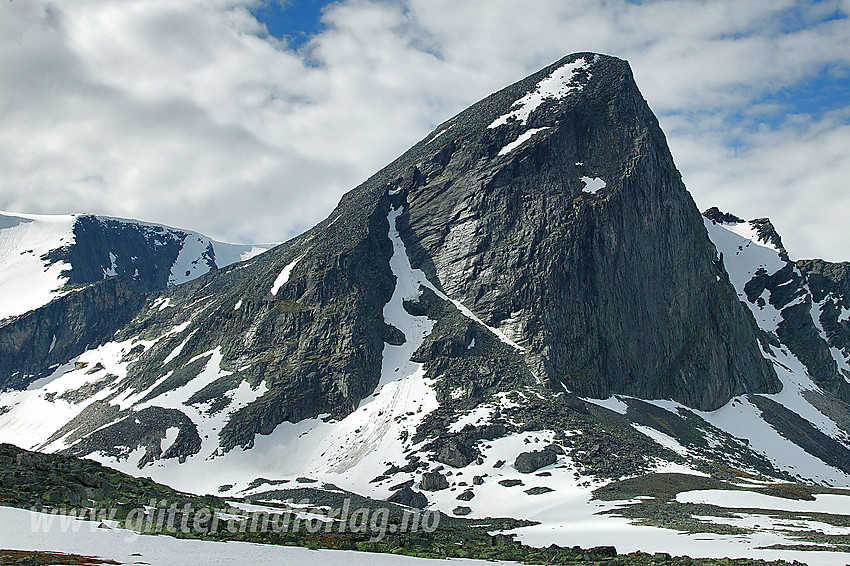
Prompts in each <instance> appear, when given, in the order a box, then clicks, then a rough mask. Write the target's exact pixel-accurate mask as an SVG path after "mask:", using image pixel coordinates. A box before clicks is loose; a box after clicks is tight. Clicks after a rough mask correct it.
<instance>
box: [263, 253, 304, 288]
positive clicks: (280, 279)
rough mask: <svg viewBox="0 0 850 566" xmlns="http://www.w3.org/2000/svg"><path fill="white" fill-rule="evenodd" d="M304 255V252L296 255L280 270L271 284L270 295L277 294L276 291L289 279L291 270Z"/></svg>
mask: <svg viewBox="0 0 850 566" xmlns="http://www.w3.org/2000/svg"><path fill="white" fill-rule="evenodd" d="M304 255H306V254H302V255H300V256H298V257H296V258H295V259H294V260H292V262H291V263H288V264H287V265H286V267H284V268H283V269H282V270H281V272H280V275H278V276H277V279H275V280H274V284H273V285H272V289H271V293H272V295H275V296H277V292H278V291H280V288H281V287H283V286H284V285H285V284H286V282H287V281H289V276H290V274H292V270H293V269H294V268H295V266H296V265H298V262H299V261H301V260H302V259H303V258H304Z"/></svg>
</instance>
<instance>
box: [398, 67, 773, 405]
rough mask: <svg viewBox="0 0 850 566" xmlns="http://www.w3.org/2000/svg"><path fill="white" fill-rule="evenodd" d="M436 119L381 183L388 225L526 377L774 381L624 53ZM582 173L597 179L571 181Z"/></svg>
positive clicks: (707, 399)
mask: <svg viewBox="0 0 850 566" xmlns="http://www.w3.org/2000/svg"><path fill="white" fill-rule="evenodd" d="M579 58H584V59H585V60H594V61H595V62H592V63H590V64H589V65H588V66H587V68H586V74H584V75H579V74H577V75H576V76H574V81H575V82H576V83H578V84H580V85H583V88H581V89H580V90H577V91H576V92H574V93H572V94H570V95H569V96H567V97H566V98H564V99H563V100H560V101H557V100H549V101H544V102H543V104H541V105H540V106H539V107H538V108H537V110H535V111H534V112H532V113H531V115H530V116H529V117H528V118H527V120H526V123H519V122H518V121H513V122H510V121H509V122H508V123H506V124H503V125H500V126H498V127H495V128H488V125H490V124H492V123H493V120H494V119H496V118H497V117H498V116H500V115H502V114H504V113H507V112H508V111H509V110H510V108H511V104H512V103H513V102H514V101H515V100H517V99H519V98H520V97H522V96H523V94H524V93H526V92H528V91H531V90H533V89H534V88H535V85H536V84H537V83H538V82H539V81H541V79H543V78H545V77H546V76H548V75H549V74H550V73H552V72H553V70H555V69H557V68H559V67H562V66H563V65H564V64H566V63H569V62H572V61H575V60H577V59H579ZM534 128H540V130H539V131H538V132H537V133H536V134H534V136H533V137H532V138H531V141H530V142H528V143H526V144H524V145H520V146H519V147H517V148H516V149H514V150H513V151H511V152H510V153H507V154H506V155H499V153H500V151H501V148H504V147H505V146H506V145H507V144H509V143H510V142H511V141H513V140H515V139H516V138H518V137H519V136H520V135H522V133H523V132H527V131H528V130H529V129H534ZM544 128H545V129H544ZM441 129H445V133H443V134H442V135H440V136H439V137H438V138H436V139H434V141H433V142H432V144H431V145H430V146H429V148H430V151H429V153H428V154H427V155H421V152H420V155H416V157H415V159H413V160H412V161H413V163H411V164H410V165H409V166H411V167H412V172H410V173H409V174H408V175H406V176H405V177H404V178H403V179H401V180H400V181H399V182H398V183H397V185H398V186H400V187H401V188H402V193H401V194H402V196H403V197H404V198H405V200H406V203H407V209H406V210H407V214H406V216H405V217H404V220H405V221H406V222H407V226H406V230H405V231H404V232H403V234H402V235H403V237H404V238H405V239H406V243H407V244H408V248H409V249H410V250H411V251H412V253H413V256H414V258H413V262H414V264H418V265H419V266H421V267H422V269H423V270H425V271H426V273H429V274H430V275H432V276H433V277H434V278H435V279H436V280H438V281H439V282H440V284H441V285H442V287H443V289H444V290H445V291H446V292H447V293H448V294H449V295H451V296H453V297H454V298H457V299H460V300H461V301H463V302H464V303H465V304H466V305H467V306H468V307H470V308H471V309H472V310H473V311H475V312H476V313H477V314H478V315H479V316H480V317H481V318H482V319H483V320H484V321H485V322H487V323H488V324H491V325H493V326H497V327H501V328H502V329H504V330H505V331H506V332H507V333H508V334H509V335H510V336H511V337H513V338H514V339H515V340H516V341H518V342H519V343H520V344H521V345H523V346H525V347H527V349H528V352H529V353H528V356H527V361H528V362H529V365H530V367H531V369H532V371H533V372H534V373H535V374H536V375H537V377H538V378H539V379H542V380H545V381H547V382H549V383H550V384H551V386H552V387H555V388H558V389H560V388H561V385H560V384H561V383H563V384H564V385H565V386H566V387H567V388H569V389H570V390H573V391H575V392H577V393H578V394H580V395H587V396H593V397H607V396H609V395H610V394H612V393H624V394H629V395H635V396H639V397H643V398H672V399H675V400H677V401H681V402H683V403H685V404H688V405H690V406H693V407H697V408H701V409H715V408H718V407H719V406H721V405H722V404H723V403H725V402H726V401H727V400H728V399H729V398H730V397H731V396H734V395H736V394H739V393H743V392H746V391H775V390H777V388H778V382H777V379H776V376H775V374H774V372H773V370H772V368H771V367H770V366H769V365H768V364H767V363H766V362H765V361H764V359H763V358H762V356H761V354H760V352H759V349H758V345H757V341H756V339H755V333H754V323H753V321H752V320H751V319H750V317H749V314H748V313H747V312H746V311H745V309H744V308H743V307H742V305H741V304H740V302H739V301H738V300H737V298H736V296H735V292H734V291H733V289H732V287H731V286H730V284H729V283H728V281H727V280H726V277H725V273H724V272H723V269H722V267H721V266H720V265H719V263H718V262H717V261H716V257H715V250H714V247H713V246H712V244H711V243H710V242H709V241H708V239H707V237H706V234H705V230H704V228H703V226H702V223H701V218H700V214H699V212H698V210H697V208H696V206H695V205H694V203H693V200H692V199H691V197H690V195H689V194H688V192H687V190H686V189H685V186H684V185H683V183H682V181H681V179H680V175H679V173H678V171H677V170H676V168H675V166H674V164H673V160H672V158H671V155H670V152H669V150H668V148H667V144H666V140H665V137H664V134H663V133H662V132H661V130H660V128H659V126H658V123H657V120H656V119H655V117H654V116H653V114H652V112H651V111H650V109H649V107H648V106H647V104H646V102H645V101H644V100H643V98H642V97H641V95H640V93H639V91H638V89H637V86H636V85H635V83H634V81H633V79H632V75H631V72H630V70H629V68H628V65H627V64H626V63H625V62H623V61H620V60H617V59H614V58H610V57H594V56H593V55H589V54H578V55H571V56H569V57H567V58H566V59H564V60H562V61H559V62H558V63H555V64H554V65H553V66H551V67H549V68H547V69H544V70H543V71H541V72H540V73H537V74H536V75H533V76H532V77H529V78H528V79H525V80H524V81H521V82H520V83H517V84H515V85H512V86H510V87H508V88H507V89H505V90H503V91H501V92H499V93H496V94H494V95H492V96H491V97H489V98H488V99H485V100H484V101H482V102H481V103H479V104H476V105H475V106H473V107H471V108H470V109H469V110H467V111H465V112H463V113H462V114H460V115H459V116H457V117H455V118H453V119H452V120H450V121H448V122H446V123H445V124H443V125H442V126H440V128H438V130H441ZM582 177H584V178H599V179H601V180H602V181H604V183H605V188H603V189H600V190H598V191H597V192H595V193H591V192H588V191H585V190H583V189H584V188H585V182H584V181H582Z"/></svg>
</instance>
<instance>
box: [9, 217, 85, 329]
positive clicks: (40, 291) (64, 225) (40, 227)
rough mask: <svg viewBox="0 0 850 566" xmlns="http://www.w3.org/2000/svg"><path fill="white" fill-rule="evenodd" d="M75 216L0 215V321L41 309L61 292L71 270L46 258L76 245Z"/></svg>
mask: <svg viewBox="0 0 850 566" xmlns="http://www.w3.org/2000/svg"><path fill="white" fill-rule="evenodd" d="M75 222H76V217H75V216H71V215H68V216H60V215H55V216H43V215H39V216H36V215H32V214H14V215H13V214H9V213H0V266H2V269H0V319H3V318H6V317H9V316H14V315H17V314H22V313H25V312H27V311H30V310H32V309H35V308H38V307H40V306H42V305H44V304H46V303H48V302H50V301H51V300H52V299H54V298H55V297H56V295H57V293H59V292H60V289H61V287H62V286H63V285H64V283H65V281H66V280H67V277H65V276H63V274H62V272H63V271H64V270H67V269H69V268H70V264H68V263H67V262H64V261H56V262H52V263H51V262H49V261H45V260H43V259H42V256H44V254H46V253H48V252H50V251H51V250H54V249H56V248H59V247H62V246H67V245H70V244H73V242H74V223H75Z"/></svg>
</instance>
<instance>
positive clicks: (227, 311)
mask: <svg viewBox="0 0 850 566" xmlns="http://www.w3.org/2000/svg"><path fill="white" fill-rule="evenodd" d="M768 225H769V222H767V223H765V222H764V221H752V222H750V223H745V222H743V221H742V220H741V219H739V218H737V217H735V216H733V215H730V214H723V213H720V211H716V212H712V211H710V212H709V213H707V216H706V217H703V216H702V215H701V214H700V212H699V211H698V210H697V208H696V206H695V204H694V202H693V200H692V198H691V196H690V195H689V193H688V192H687V190H686V188H685V186H684V184H683V182H682V180H681V176H680V174H679V172H678V171H677V170H676V167H675V165H674V164H673V160H672V157H671V155H670V151H669V149H668V147H667V143H666V140H665V137H664V134H663V132H662V131H661V129H660V127H659V125H658V121H657V120H656V118H655V117H654V115H653V114H652V112H651V110H650V109H649V106H648V105H647V103H646V101H645V100H644V99H643V98H642V96H641V94H640V92H639V91H638V88H637V86H636V84H635V82H634V79H633V77H632V73H631V71H630V69H629V66H628V64H627V63H626V62H624V61H622V60H619V59H616V58H614V57H609V56H604V55H596V54H592V53H577V54H573V55H570V56H567V57H565V58H564V59H562V60H560V61H558V62H556V63H554V64H552V65H550V66H549V67H546V68H545V69H543V70H541V71H539V72H538V73H535V74H534V75H532V76H530V77H528V78H526V79H523V80H522V81H520V82H518V83H515V84H513V85H511V86H509V87H507V88H505V89H503V90H501V91H499V92H497V93H494V94H492V95H491V96H489V97H487V98H486V99H484V100H482V101H480V102H478V103H477V104H475V105H473V106H471V107H470V108H468V109H467V110H465V111H463V112H461V113H460V114H458V115H457V116H455V117H453V118H451V119H450V120H448V121H446V122H445V123H443V124H441V125H440V126H439V127H438V128H437V129H436V130H435V131H434V132H433V133H432V134H430V135H429V136H427V137H426V138H425V139H423V140H422V141H420V142H419V143H417V144H416V145H414V146H413V147H412V148H411V149H410V150H408V151H407V152H405V153H404V154H403V155H402V156H401V157H399V158H398V159H396V160H395V161H393V162H392V163H390V164H389V165H388V166H386V167H385V168H383V169H382V170H381V171H379V172H378V173H376V174H375V175H374V176H372V177H371V178H370V179H368V180H367V181H366V182H364V183H363V184H362V185H360V186H358V187H356V188H355V189H353V190H352V191H350V192H349V193H347V194H346V195H345V196H343V198H342V200H341V202H340V203H339V205H338V206H337V208H336V209H335V210H334V211H333V212H332V213H331V215H330V216H329V217H328V218H327V219H326V220H324V221H323V222H321V223H319V224H318V225H317V226H315V227H314V228H312V229H311V230H309V231H307V232H305V233H304V234H302V235H300V236H298V237H296V238H293V239H292V240H290V241H288V242H285V243H283V244H281V245H279V246H277V247H275V248H274V249H271V250H269V251H267V252H265V253H263V254H261V255H258V256H256V257H253V258H251V259H248V260H247V261H243V262H240V263H235V264H232V265H228V266H226V267H223V268H221V269H217V270H213V271H210V272H209V273H206V274H205V275H202V276H200V277H198V278H197V279H194V280H192V281H188V282H185V283H183V284H181V285H177V286H173V287H168V288H165V289H161V290H152V291H150V292H149V293H147V294H143V293H142V292H139V291H134V290H133V289H130V290H129V291H126V290H125V291H126V292H135V293H137V294H136V295H133V296H134V297H136V298H137V299H138V300H137V301H136V302H133V301H126V302H125V303H122V304H128V305H132V312H130V313H129V316H126V318H125V319H124V321H125V322H122V324H121V325H120V327H119V328H118V329H117V332H115V333H109V334H108V335H104V336H103V337H102V338H103V339H102V340H100V341H99V342H97V343H91V342H87V341H85V339H84V337H80V338H79V340H78V341H77V343H75V344H70V345H69V344H62V347H63V348H69V349H68V350H63V351H72V350H73V348H71V346H73V347H74V348H77V349H78V351H79V352H82V353H80V354H79V355H77V354H73V355H68V356H65V357H64V358H63V359H61V360H56V359H55V358H56V355H55V354H52V352H54V351H55V350H54V347H53V346H50V349H49V350H48V342H45V341H44V340H42V342H44V343H43V344H42V345H41V346H40V348H41V349H38V348H36V349H33V347H32V345H31V344H29V343H28V342H27V341H26V340H22V339H21V338H20V337H21V336H22V335H23V334H22V332H23V330H22V326H26V323H25V322H23V319H20V318H19V319H15V320H13V321H12V322H11V323H4V324H3V325H0V345H2V346H3V347H5V348H7V349H8V350H9V351H11V352H12V353H13V354H14V353H15V352H16V351H18V350H21V351H23V350H25V349H27V348H29V350H27V351H28V352H30V354H29V358H27V359H28V360H29V362H28V363H29V364H30V365H29V366H27V367H26V368H22V367H19V368H14V367H13V368H10V369H9V375H0V380H4V381H3V383H5V384H16V388H18V389H25V388H28V390H26V391H8V392H6V393H3V394H2V395H0V440H9V441H12V442H15V443H16V444H19V445H21V446H23V447H25V448H36V449H39V450H43V451H51V452H64V453H67V454H72V455H77V456H88V457H92V458H96V459H98V460H101V461H103V462H105V463H109V464H111V465H116V466H118V467H121V468H123V469H125V470H127V471H131V472H135V473H140V469H144V470H145V471H144V473H150V474H151V475H152V476H153V477H155V478H156V479H158V480H161V481H165V482H166V483H170V484H172V485H174V486H176V487H180V488H183V489H188V490H193V491H210V492H212V491H216V490H218V491H220V492H222V493H231V494H240V496H244V495H246V494H247V495H251V496H253V497H259V498H262V496H263V493H265V497H266V498H267V499H275V498H278V499H280V498H281V497H283V496H284V495H285V494H284V492H283V491H281V490H282V489H283V488H280V486H281V485H284V484H285V483H287V482H292V481H296V482H297V481H304V482H314V481H318V480H322V481H326V482H330V483H333V485H336V486H341V487H342V488H344V489H348V490H352V491H355V492H357V493H360V494H366V495H370V496H372V497H379V498H390V499H392V500H393V501H396V502H399V503H402V504H410V505H413V504H415V505H417V506H422V505H434V506H437V507H438V508H440V509H443V510H445V511H450V510H452V509H453V508H455V510H456V511H457V512H456V514H459V515H460V514H468V513H473V514H474V515H476V516H481V517H484V516H486V515H487V514H495V513H508V512H510V513H513V516H515V517H518V516H522V517H526V518H533V517H529V516H528V514H529V512H528V509H527V508H526V507H523V506H522V505H521V504H520V503H517V505H519V507H517V508H516V509H513V508H511V509H508V510H505V509H506V508H504V507H500V505H501V502H502V498H501V497H500V495H501V494H502V493H503V490H505V489H510V488H512V487H516V486H520V485H523V486H526V488H527V489H525V494H527V495H528V496H529V497H531V496H533V497H538V498H539V499H538V500H536V501H539V502H541V503H545V505H542V507H541V508H554V507H556V506H558V505H560V504H561V503H562V502H563V500H564V498H565V497H567V496H568V494H569V493H574V491H570V490H575V489H579V488H580V487H581V486H586V485H589V483H588V482H590V481H591V480H592V481H602V480H605V481H607V480H612V479H620V478H623V477H626V476H633V477H635V476H639V475H641V474H646V473H651V472H653V471H657V470H659V469H662V468H663V467H664V466H678V467H677V468H675V469H677V470H680V469H686V470H693V471H695V473H698V474H703V475H704V474H712V475H716V474H721V475H722V474H727V475H729V477H730V478H733V476H734V474H737V473H739V472H740V473H742V474H744V473H746V474H753V477H757V478H772V479H776V478H779V479H783V480H790V479H794V478H800V477H804V478H805V479H809V480H812V481H816V482H832V483H833V484H839V483H842V484H847V483H848V481H850V464H847V462H850V450H848V448H847V446H848V438H850V430H848V429H850V427H848V426H847V425H846V423H847V422H850V419H847V418H846V417H847V416H848V415H850V410H848V408H847V406H846V404H845V403H844V400H846V395H845V389H846V388H847V383H846V382H847V380H848V378H850V372H847V373H844V366H846V358H847V356H846V355H845V354H846V353H847V345H848V343H850V342H848V340H847V339H846V338H847V332H846V331H847V321H846V319H845V318H844V317H845V316H846V314H845V311H843V310H842V309H843V308H847V307H850V302H848V301H850V299H847V297H846V293H844V291H842V290H846V277H845V275H846V270H844V271H842V270H841V269H838V268H833V267H832V266H829V265H822V264H814V263H813V264H806V265H796V266H795V265H792V264H791V262H790V260H789V259H788V257H787V253H786V251H785V250H784V248H781V243H780V244H779V247H776V245H775V244H773V243H771V242H774V241H776V242H779V239H778V234H776V232H775V230H773V227H772V226H769V229H768ZM771 231H772V235H771V233H770V232H771ZM773 236H775V239H774V238H773ZM780 248H781V249H780ZM101 255H103V254H102V253H101ZM104 257H107V256H104ZM108 257H111V256H108ZM780 270H784V271H782V273H784V274H786V275H788V274H789V273H790V275H788V277H787V278H786V277H785V275H781V276H777V275H776V274H777V273H779V271H780ZM119 279H120V278H119ZM786 279H787V280H786ZM791 279H793V281H794V286H793V293H792V294H790V295H784V294H783V293H785V291H786V290H788V291H790V290H792V289H791V287H788V286H786V283H787V281H790V280H791ZM815 284H817V285H818V287H817V289H818V290H817V291H815V290H814V287H812V285H815ZM145 291H147V290H145ZM106 292H108V290H107V291H106ZM116 292H117V291H116ZM842 293H844V294H842ZM780 296H781V297H780ZM774 297H776V299H774ZM805 297H808V299H805ZM804 299H805V300H804ZM827 300H828V301H830V303H829V304H830V306H826V303H825V302H824V301H827ZM759 301H761V302H759ZM765 301H769V304H770V305H772V306H771V308H773V309H774V310H773V311H771V310H766V309H767V307H766V305H767V304H768V303H766V302H765ZM800 301H802V303H801V302H800ZM806 301H808V302H806ZM818 301H819V302H818ZM103 304H108V301H106V302H104V303H103ZM801 304H802V305H804V306H799V305H801ZM815 304H817V305H821V306H819V307H818V308H821V309H822V312H823V313H826V312H827V311H828V316H827V315H822V316H820V317H819V318H817V317H815V318H812V317H813V314H812V313H814V310H813V309H814V305H815ZM49 306H50V305H49V304H48V305H46V306H45V308H48V307H49ZM795 307H796V309H795ZM128 308H130V307H128ZM787 309H795V310H787ZM807 309H808V310H807ZM823 309H826V310H823ZM774 311H775V312H774ZM785 315H787V318H783V317H784V316H785ZM806 317H809V318H808V319H807V318H806ZM816 318H817V320H816ZM780 320H784V321H787V322H780ZM822 321H826V322H824V323H822ZM33 324H34V323H33ZM44 324H45V326H44V328H48V329H49V328H51V327H50V326H49V324H50V321H47V322H45V323H44ZM819 325H821V326H819ZM46 332H53V331H52V330H50V331H48V330H44V329H43V330H42V331H41V333H40V335H41V336H42V337H43V336H45V335H46V334H45V333H46ZM57 332H58V330H57ZM827 333H829V335H828V336H827ZM66 335H67V334H66ZM63 336H64V335H63ZM16 348H17V349H18V350H15V349H16ZM842 348H843V350H842ZM33 352H35V353H33ZM39 356H40V357H39ZM842 364H844V365H842ZM808 391H812V392H815V393H806V392H808ZM842 399H844V400H842ZM44 415H49V418H45V416H44ZM827 415H829V416H827ZM765 439H773V440H775V442H773V440H772V441H771V442H773V444H771V442H767V441H765ZM786 444H787V445H790V446H792V447H793V449H790V448H788V446H787V445H786ZM776 447H778V448H776ZM786 449H787V450H786ZM788 454H797V455H799V458H798V459H795V460H793V461H791V460H789V459H788V458H787V455H788ZM795 458H796V456H795ZM538 470H543V471H541V472H540V473H537V472H538ZM742 470H746V471H745V472H744V471H742ZM296 478H300V480H298V479H296ZM470 482H471V483H470ZM517 482H518V483H517ZM274 486H277V487H274ZM565 486H566V487H565ZM460 488H464V489H463V490H460ZM327 489H330V488H327ZM455 490H459V491H457V492H456V491H455ZM461 491H462V492H461ZM425 493H427V496H426V495H424V494H425ZM461 496H463V497H461ZM473 498H475V499H473ZM458 499H459V500H461V501H466V502H468V503H467V504H465V505H460V506H458V504H457V500H458Z"/></svg>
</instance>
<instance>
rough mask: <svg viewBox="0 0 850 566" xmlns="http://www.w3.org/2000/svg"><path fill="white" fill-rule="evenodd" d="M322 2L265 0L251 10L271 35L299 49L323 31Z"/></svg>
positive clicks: (310, 0) (324, 4) (316, 0)
mask: <svg viewBox="0 0 850 566" xmlns="http://www.w3.org/2000/svg"><path fill="white" fill-rule="evenodd" d="M328 4H330V2H325V1H322V0H265V1H263V2H262V3H260V4H258V5H257V6H255V7H252V8H251V9H250V11H251V14H252V15H253V16H254V17H255V18H257V20H258V21H259V22H260V23H262V24H263V25H265V26H266V29H267V30H268V32H269V34H270V35H272V36H274V37H276V38H278V39H281V40H283V41H286V42H287V44H288V46H289V47H291V48H293V49H297V48H298V47H300V46H301V45H302V44H303V43H304V42H305V41H307V40H308V39H309V38H311V37H312V36H314V35H315V34H316V33H318V32H319V31H320V30H321V29H322V22H321V15H322V8H324V7H325V6H326V5H328Z"/></svg>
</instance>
